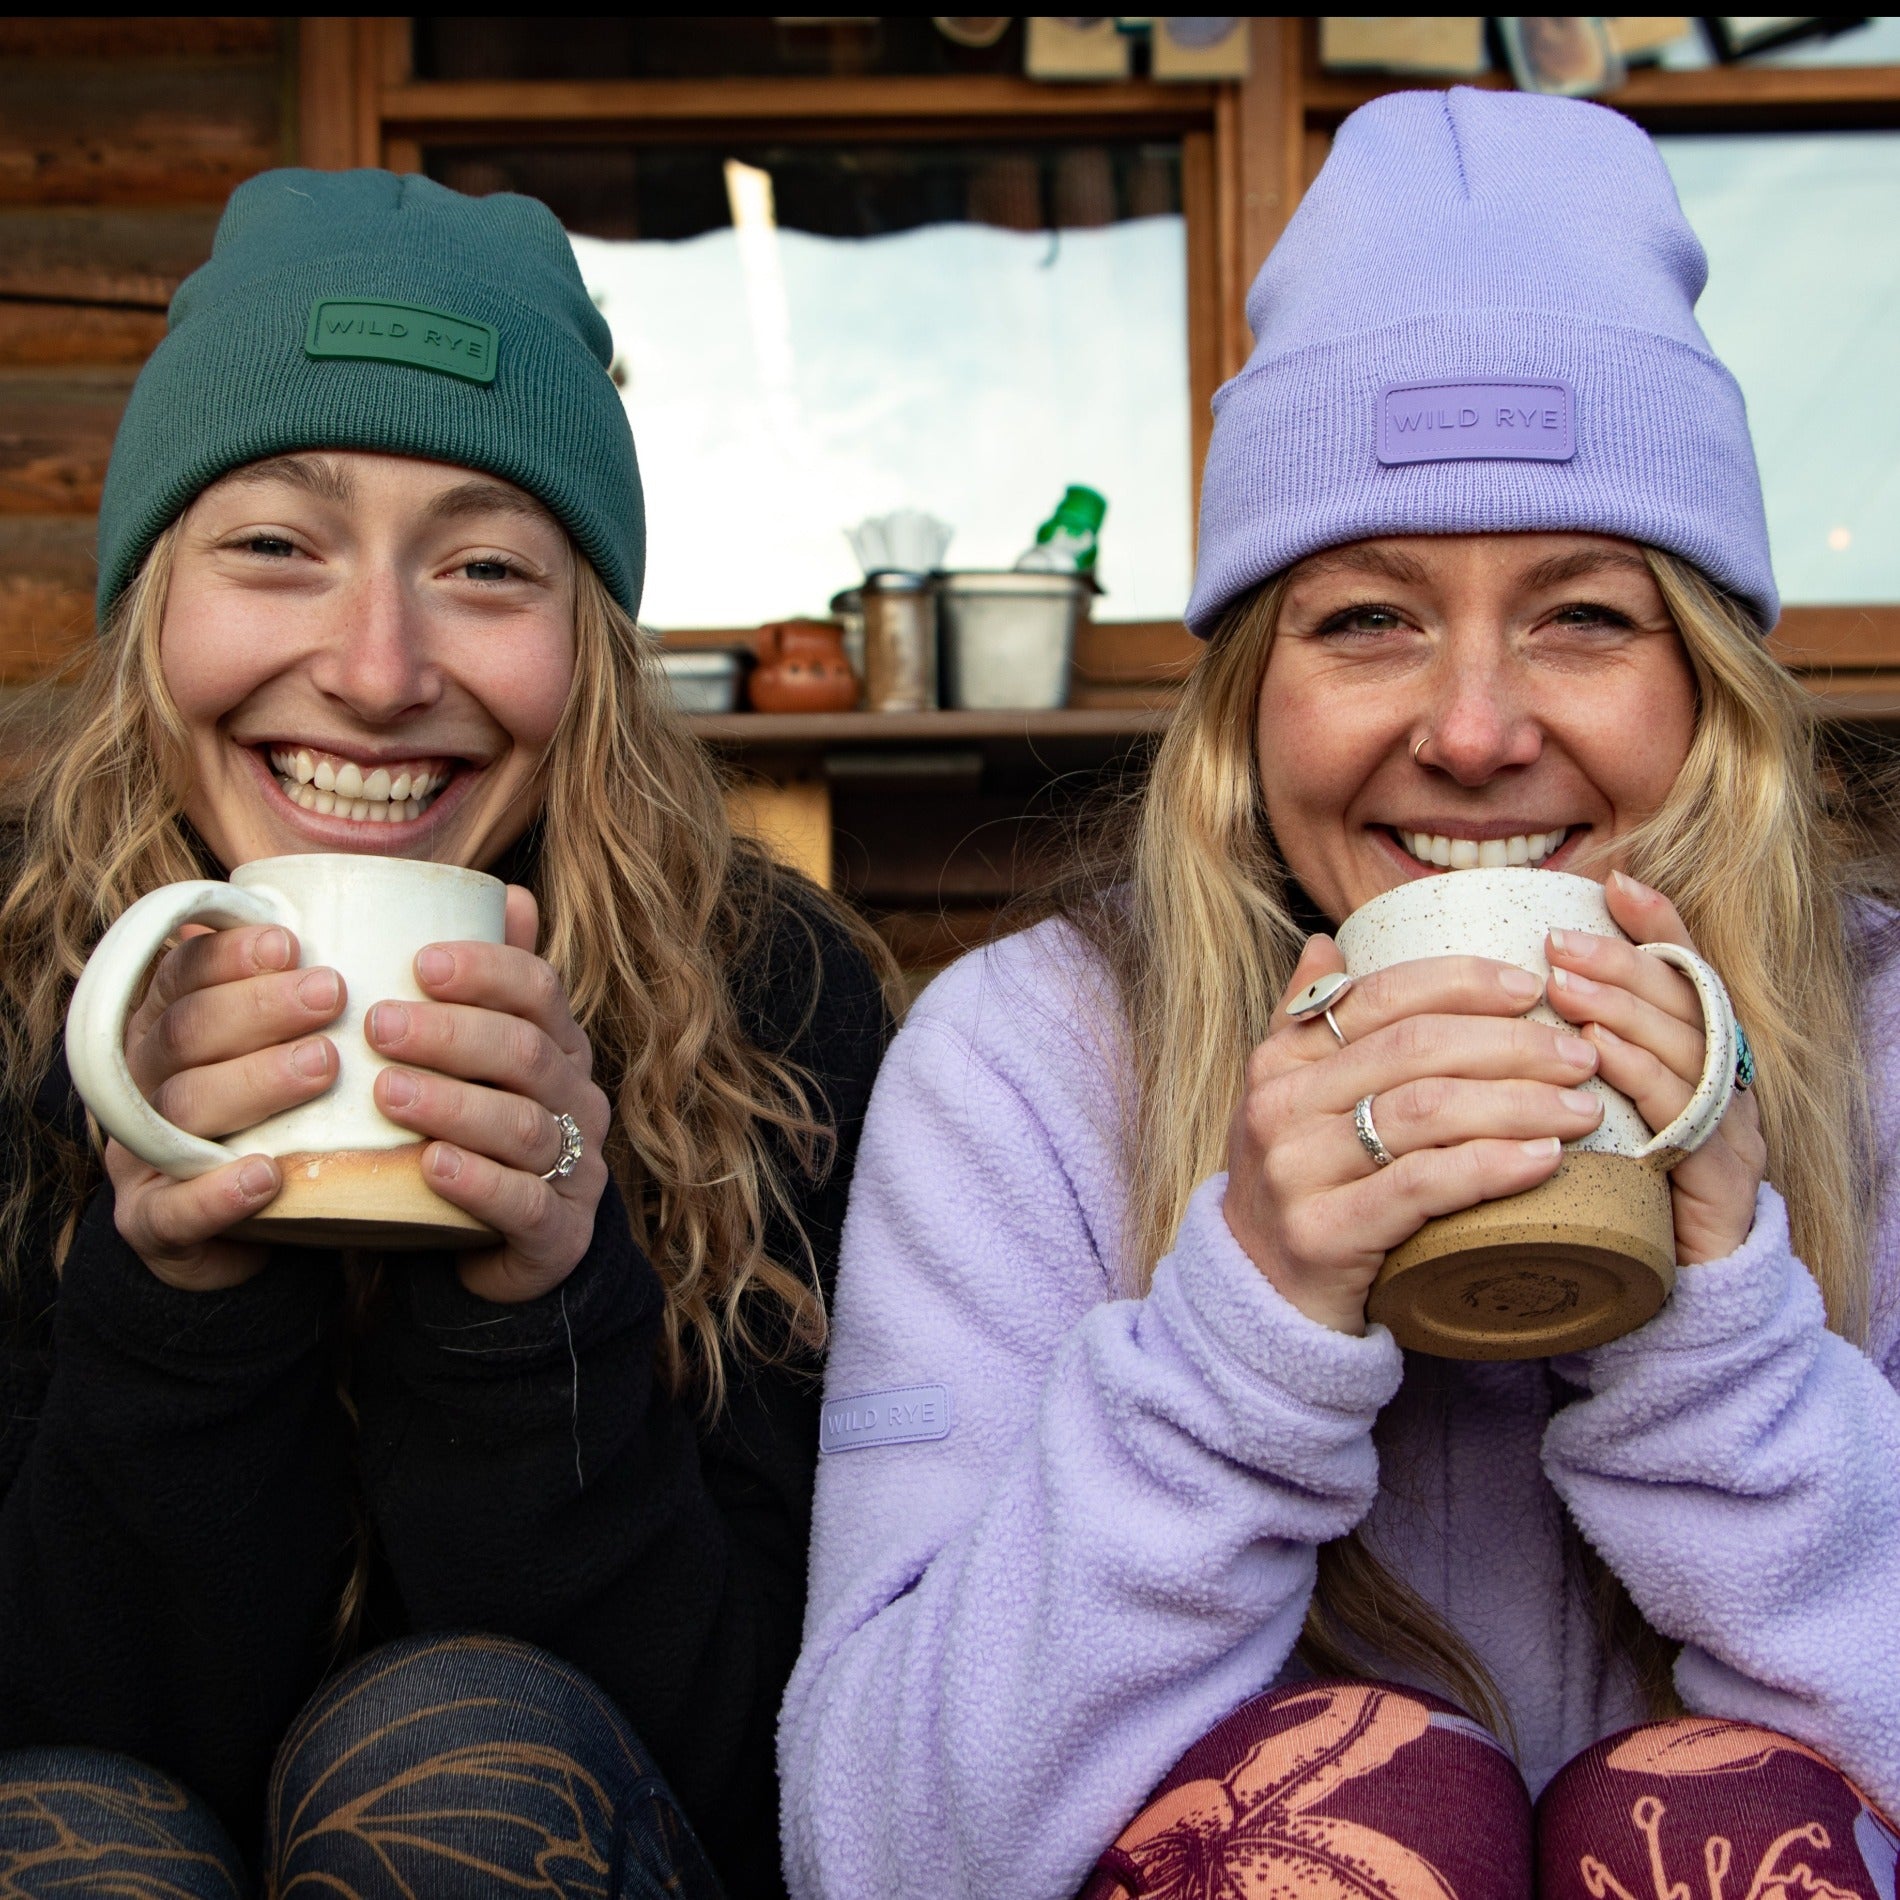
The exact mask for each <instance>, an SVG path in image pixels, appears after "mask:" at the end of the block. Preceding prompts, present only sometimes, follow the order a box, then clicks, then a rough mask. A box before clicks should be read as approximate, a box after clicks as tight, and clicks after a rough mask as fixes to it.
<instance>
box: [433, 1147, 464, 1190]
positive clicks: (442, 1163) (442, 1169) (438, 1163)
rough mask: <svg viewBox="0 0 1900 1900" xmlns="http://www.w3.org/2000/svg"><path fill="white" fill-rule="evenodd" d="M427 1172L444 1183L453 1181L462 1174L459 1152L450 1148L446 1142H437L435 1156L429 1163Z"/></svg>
mask: <svg viewBox="0 0 1900 1900" xmlns="http://www.w3.org/2000/svg"><path fill="white" fill-rule="evenodd" d="M429 1172H430V1173H431V1174H435V1175H439V1176H441V1178H442V1179H443V1180H444V1181H453V1180H454V1179H455V1177H456V1176H457V1175H458V1174H460V1173H461V1172H462V1156H461V1151H460V1150H459V1149H455V1148H451V1147H450V1146H449V1145H448V1143H447V1142H446V1141H443V1142H438V1143H437V1144H436V1150H435V1156H434V1158H433V1159H432V1160H431V1161H430V1163H429Z"/></svg>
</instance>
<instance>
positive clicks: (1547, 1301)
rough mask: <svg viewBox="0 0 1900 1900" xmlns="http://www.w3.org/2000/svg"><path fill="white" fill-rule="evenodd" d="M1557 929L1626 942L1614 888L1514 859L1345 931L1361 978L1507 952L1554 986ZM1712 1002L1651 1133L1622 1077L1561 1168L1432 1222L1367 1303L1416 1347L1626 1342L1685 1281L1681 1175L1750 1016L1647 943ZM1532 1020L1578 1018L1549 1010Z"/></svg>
mask: <svg viewBox="0 0 1900 1900" xmlns="http://www.w3.org/2000/svg"><path fill="white" fill-rule="evenodd" d="M1551 930H1586V931H1591V932H1594V933H1595V934H1596V935H1598V936H1601V937H1617V938H1621V937H1622V936H1623V934H1624V933H1623V932H1622V931H1621V930H1620V929H1618V928H1617V925H1616V923H1615V920H1614V919H1613V918H1612V917H1611V916H1610V911H1609V906H1608V905H1607V904H1606V903H1605V901H1604V897H1603V887H1602V885H1600V884H1598V883H1595V882H1594V881H1593V880H1591V879H1589V878H1585V877H1573V876H1570V875H1569V874H1568V873H1566V872H1563V871H1538V870H1530V869H1526V868H1523V867H1509V868H1505V869H1497V870H1484V871H1475V870H1474V871H1449V872H1443V873H1441V874H1439V875H1438V876H1436V877H1425V878H1415V879H1413V880H1412V881H1411V882H1410V883H1406V884H1401V885H1400V886H1399V887H1398V888H1397V889H1396V890H1390V891H1387V892H1385V893H1384V895H1382V896H1380V897H1375V898H1374V899H1373V900H1372V902H1371V903H1369V904H1365V905H1362V906H1361V907H1360V908H1359V909H1358V910H1356V911H1354V912H1353V914H1352V915H1351V916H1350V917H1348V918H1347V919H1346V921H1345V922H1344V923H1343V924H1341V925H1340V927H1339V932H1338V940H1339V949H1340V954H1341V955H1342V956H1343V957H1344V958H1345V960H1346V969H1347V971H1348V973H1349V974H1351V975H1353V976H1369V975H1371V974H1372V972H1373V971H1375V970H1383V969H1388V968H1390V967H1391V966H1392V965H1393V964H1395V963H1410V962H1413V961H1415V960H1417V959H1419V958H1422V957H1442V956H1479V957H1493V958H1496V959H1497V960H1498V961H1499V962H1501V963H1515V964H1517V965H1518V966H1519V967H1520V968H1522V969H1526V970H1529V971H1531V972H1533V973H1534V974H1535V975H1537V976H1539V977H1542V978H1544V979H1546V980H1548V979H1549V976H1550V963H1549V960H1548V958H1547V957H1546V956H1545V954H1544V940H1545V936H1546V934H1547V933H1548V932H1549V931H1551ZM1643 948H1644V950H1646V951H1647V952H1648V953H1649V954H1650V955H1652V956H1655V957H1658V958H1660V959H1661V960H1662V961H1664V962H1665V963H1668V964H1670V965H1672V966H1673V967H1674V968H1676V969H1678V970H1680V971H1682V973H1683V974H1684V975H1685V976H1687V977H1688V978H1689V980H1690V982H1692V983H1693V984H1694V985H1695V987H1696V993H1697V995H1698V996H1699V997H1700V998H1701V1001H1702V1018H1703V1025H1704V1032H1705V1037H1706V1045H1707V1046H1706V1055H1705V1059H1704V1062H1703V1067H1702V1074H1701V1077H1700V1079H1699V1080H1698V1082H1697V1086H1696V1090H1695V1093H1694V1094H1693V1095H1692V1096H1691V1097H1690V1099H1689V1102H1688V1103H1687V1105H1686V1106H1685V1107H1684V1109H1683V1111H1682V1113H1681V1114H1680V1115H1678V1116H1677V1117H1676V1119H1675V1120H1674V1121H1673V1122H1671V1123H1670V1124H1669V1126H1668V1127H1666V1128H1662V1129H1658V1130H1656V1131H1655V1132H1653V1133H1652V1132H1651V1130H1650V1128H1649V1127H1648V1125H1647V1124H1646V1123H1645V1122H1644V1120H1643V1118H1642V1116H1641V1115H1639V1114H1638V1113H1637V1111H1636V1107H1635V1105H1634V1104H1633V1103H1632V1102H1631V1101H1630V1100H1629V1099H1628V1098H1627V1097H1626V1096H1623V1095H1621V1094H1619V1093H1618V1092H1617V1091H1616V1090H1615V1089H1613V1088H1611V1087H1610V1086H1609V1085H1608V1084H1607V1083H1605V1082H1603V1081H1601V1080H1599V1079H1596V1078H1592V1079H1591V1080H1590V1082H1588V1083H1587V1084H1586V1085H1585V1086H1587V1087H1588V1088H1590V1089H1592V1090H1593V1091H1594V1092H1595V1093H1596V1094H1598V1095H1599V1096H1601V1097H1602V1099H1603V1118H1602V1120H1601V1121H1600V1122H1599V1123H1598V1124H1597V1126H1596V1127H1595V1128H1594V1129H1592V1130H1591V1132H1590V1133H1589V1134H1587V1135H1584V1136H1583V1137H1581V1138H1580V1139H1579V1140H1576V1141H1573V1142H1568V1143H1566V1144H1565V1150H1566V1152H1565V1154H1564V1158H1563V1160H1562V1162H1561V1163H1560V1164H1559V1166H1558V1169H1557V1172H1556V1173H1555V1174H1554V1175H1553V1176H1552V1177H1551V1178H1550V1179H1549V1180H1548V1181H1545V1182H1543V1183H1542V1184H1541V1185H1540V1186H1538V1187H1534V1188H1530V1189H1528V1190H1527V1191H1526V1192H1524V1193H1522V1194H1514V1195H1511V1196H1509V1197H1507V1198H1506V1199H1504V1200H1499V1201H1485V1202H1481V1203H1480V1204H1479V1205H1478V1206H1476V1207H1473V1208H1467V1209H1465V1210H1464V1211H1463V1212H1461V1213H1457V1214H1448V1215H1446V1216H1444V1217H1443V1218H1442V1219H1439V1220H1433V1221H1428V1222H1426V1224H1425V1225H1424V1226H1423V1227H1422V1228H1420V1229H1419V1231H1418V1232H1417V1233H1416V1234H1414V1235H1413V1236H1412V1238H1411V1239H1410V1240H1408V1241H1407V1242H1406V1243H1405V1244H1404V1245H1403V1246H1402V1247H1397V1248H1395V1249H1394V1250H1393V1251H1392V1252H1391V1253H1390V1254H1388V1255H1387V1256H1386V1260H1385V1264H1384V1266H1383V1267H1381V1268H1380V1270H1379V1276H1378V1278H1377V1280H1375V1281H1374V1283H1373V1288H1372V1294H1371V1297H1370V1298H1369V1299H1368V1301H1367V1303H1366V1311H1367V1314H1368V1316H1369V1317H1370V1318H1372V1319H1375V1320H1378V1321H1379V1322H1380V1323H1382V1324H1383V1325H1386V1326H1388V1327H1390V1328H1391V1330H1392V1333H1393V1336H1394V1337H1395V1338H1397V1340H1398V1341H1399V1343H1400V1344H1401V1345H1402V1346H1406V1347H1408V1348H1409V1349H1411V1350H1412V1351H1415V1352H1426V1353H1435V1354H1437V1355H1439V1356H1440V1357H1444V1358H1453V1359H1541V1358H1544V1357H1547V1356H1548V1355H1551V1354H1554V1353H1562V1352H1576V1351H1581V1350H1582V1349H1583V1348H1585V1347H1588V1346H1597V1345H1601V1344H1602V1343H1603V1342H1604V1341H1605V1340H1609V1339H1616V1338H1619V1337H1620V1336H1621V1335H1622V1334H1624V1333H1627V1332H1630V1331H1633V1330H1634V1329H1635V1328H1636V1327H1638V1326H1640V1325H1642V1324H1643V1322H1644V1321H1645V1320H1647V1319H1649V1318H1650V1317H1651V1316H1652V1315H1653V1314H1654V1313H1655V1312H1656V1311H1657V1310H1658V1309H1659V1308H1660V1307H1661V1305H1662V1303H1663V1301H1664V1300H1665V1299H1667V1298H1668V1296H1669V1290H1670V1288H1671V1287H1672V1286H1673V1285H1674V1283H1675V1272H1676V1266H1675V1261H1676V1249H1675V1222H1674V1218H1673V1212H1672V1209H1671V1206H1670V1199H1669V1178H1668V1175H1669V1170H1670V1169H1671V1168H1673V1167H1674V1166H1675V1165H1676V1163H1677V1162H1678V1161H1680V1160H1682V1158H1683V1157H1684V1156H1685V1155H1688V1154H1692V1153H1693V1152H1694V1151H1695V1150H1696V1149H1697V1148H1699V1147H1700V1146H1701V1145H1702V1144H1703V1143H1704V1142H1705V1141H1707V1140H1708V1138H1709V1137H1710V1136H1711V1135H1712V1134H1713V1133H1714V1132H1715V1129H1716V1126H1717V1124H1718V1123H1719V1122H1720V1121H1721V1119H1722V1116H1723V1113H1724V1112H1725V1111H1726V1109H1727V1107H1728V1104H1729V1100H1730V1097H1731V1096H1732V1094H1733V1092H1734V1087H1735V1056H1736V1041H1735V1015H1734V1011H1733V1010H1732V1008H1731V1007H1730V1005H1729V999H1728V992H1727V990H1725V989H1724V988H1723V986H1722V979H1721V978H1720V977H1719V976H1717V975H1716V973H1715V972H1714V971H1713V970H1712V969H1711V968H1710V967H1709V966H1708V965H1707V964H1706V963H1704V962H1703V961H1702V959H1701V958H1700V957H1698V956H1696V955H1695V954H1694V953H1693V952H1692V951H1688V950H1684V949H1682V948H1680V947H1679V946H1678V945H1676V944H1645V945H1643ZM1530 1016H1531V1018H1532V1020H1533V1021H1537V1022H1545V1023H1551V1024H1554V1025H1558V1026H1561V1027H1569V1025H1568V1024H1565V1023H1564V1021H1563V1018H1561V1017H1560V1016H1559V1015H1558V1014H1557V1013H1556V1011H1555V1010H1553V1009H1551V1008H1550V1006H1549V1005H1548V1004H1545V1003H1539V1004H1538V1005H1537V1006H1536V1008H1535V1009H1533V1010H1531V1011H1530Z"/></svg>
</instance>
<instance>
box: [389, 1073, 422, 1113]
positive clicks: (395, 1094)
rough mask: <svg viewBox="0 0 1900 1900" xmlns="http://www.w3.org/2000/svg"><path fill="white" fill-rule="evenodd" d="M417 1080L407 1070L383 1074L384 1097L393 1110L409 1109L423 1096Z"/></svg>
mask: <svg viewBox="0 0 1900 1900" xmlns="http://www.w3.org/2000/svg"><path fill="white" fill-rule="evenodd" d="M421 1092H422V1091H421V1090H420V1089H418V1088H417V1087H416V1078H415V1077H414V1076H413V1075H411V1074H409V1072H408V1071H407V1070H405V1069H389V1070H386V1071H385V1072H384V1074H383V1095H384V1098H385V1099H386V1100H387V1101H388V1103H389V1105H390V1107H391V1108H407V1107H408V1106H409V1104H410V1103H411V1102H413V1101H414V1100H415V1099H416V1097H417V1096H418V1095H419V1094H421Z"/></svg>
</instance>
